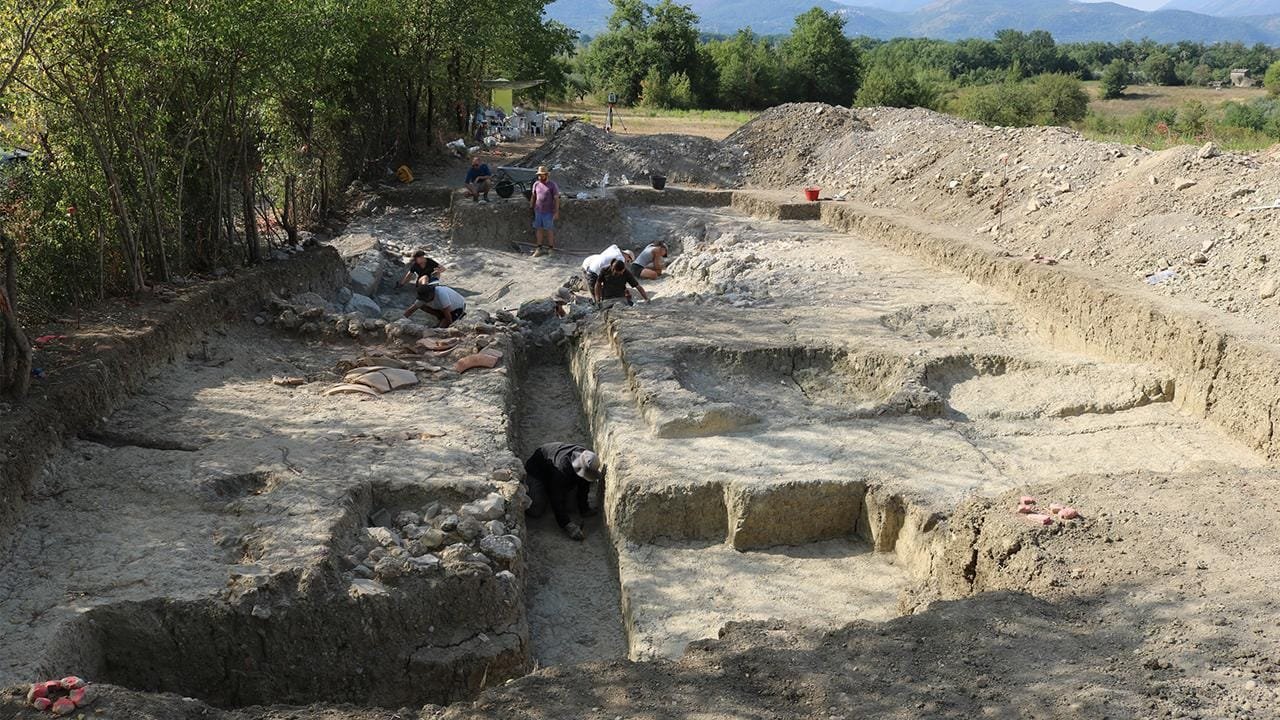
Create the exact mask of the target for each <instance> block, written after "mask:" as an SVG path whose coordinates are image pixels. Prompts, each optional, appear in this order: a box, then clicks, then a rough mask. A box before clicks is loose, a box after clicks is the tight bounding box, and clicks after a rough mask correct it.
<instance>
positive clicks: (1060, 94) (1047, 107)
mask: <svg viewBox="0 0 1280 720" xmlns="http://www.w3.org/2000/svg"><path fill="white" fill-rule="evenodd" d="M1031 90H1032V92H1033V93H1034V94H1035V98H1036V106H1037V109H1038V111H1039V116H1040V117H1039V121H1040V122H1041V123H1042V124H1046V125H1066V124H1068V123H1073V122H1079V121H1080V120H1083V119H1084V117H1085V115H1087V114H1088V113H1089V93H1087V92H1085V89H1084V84H1083V83H1081V82H1080V81H1079V80H1078V79H1076V78H1074V77H1071V76H1070V75H1061V74H1056V73H1054V74H1047V75H1040V76H1038V77H1036V78H1035V79H1034V80H1032V81H1031Z"/></svg>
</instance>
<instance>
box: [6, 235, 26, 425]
mask: <svg viewBox="0 0 1280 720" xmlns="http://www.w3.org/2000/svg"><path fill="white" fill-rule="evenodd" d="M0 240H2V241H4V266H5V267H4V289H2V290H0V318H3V323H0V324H3V325H4V328H3V332H4V336H5V355H4V365H5V377H4V378H3V380H4V382H0V386H7V388H4V389H7V390H8V391H9V393H10V394H11V395H12V396H13V398H14V400H17V401H22V400H25V399H26V397H27V390H28V389H29V388H30V386H31V343H30V342H28V341H27V335H26V333H24V332H22V325H20V324H19V323H18V311H17V308H15V307H14V306H13V302H12V300H11V299H13V298H16V297H17V295H18V288H17V286H18V253H17V248H15V247H14V243H13V241H12V240H11V239H9V238H7V237H2V236H0Z"/></svg>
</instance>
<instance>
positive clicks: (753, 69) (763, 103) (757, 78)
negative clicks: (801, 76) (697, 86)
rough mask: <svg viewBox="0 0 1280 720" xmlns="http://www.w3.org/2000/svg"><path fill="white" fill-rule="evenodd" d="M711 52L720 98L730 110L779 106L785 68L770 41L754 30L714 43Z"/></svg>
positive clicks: (717, 91) (741, 32) (723, 105)
mask: <svg viewBox="0 0 1280 720" xmlns="http://www.w3.org/2000/svg"><path fill="white" fill-rule="evenodd" d="M708 51H709V53H710V55H711V58H712V60H713V62H714V65H715V69H716V73H717V77H716V97H717V98H718V100H719V103H720V105H721V106H722V107H725V108H728V109H730V110H746V109H753V108H765V107H769V106H770V105H774V104H776V103H777V98H778V80H779V77H780V75H781V71H782V68H781V65H780V61H779V58H778V54H777V52H776V51H775V50H774V48H773V46H772V45H770V44H769V42H768V41H766V40H763V39H761V38H759V37H757V36H756V35H755V34H754V33H752V32H751V31H750V30H739V31H738V32H737V33H736V34H734V35H733V36H732V37H730V38H728V39H726V40H721V41H716V42H712V43H710V44H709V45H708Z"/></svg>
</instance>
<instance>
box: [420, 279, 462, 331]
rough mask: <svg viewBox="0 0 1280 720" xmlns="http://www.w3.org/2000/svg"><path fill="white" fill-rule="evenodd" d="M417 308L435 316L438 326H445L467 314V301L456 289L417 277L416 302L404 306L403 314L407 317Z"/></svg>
mask: <svg viewBox="0 0 1280 720" xmlns="http://www.w3.org/2000/svg"><path fill="white" fill-rule="evenodd" d="M418 310H424V311H426V312H427V313H428V314H429V315H433V316H435V318H436V320H438V321H439V322H440V325H439V327H442V328H447V327H449V326H450V325H452V324H454V323H455V322H457V321H458V320H461V319H462V316H463V315H466V314H467V301H466V299H465V298H463V297H462V295H460V294H459V293H458V291H457V290H454V289H453V288H450V287H445V286H444V285H437V284H435V283H432V282H429V281H428V278H425V277H423V278H419V279H418V302H416V303H414V304H412V305H410V306H409V307H408V308H406V309H405V311H404V316H405V317H409V316H411V315H413V313H414V312H416V311H418Z"/></svg>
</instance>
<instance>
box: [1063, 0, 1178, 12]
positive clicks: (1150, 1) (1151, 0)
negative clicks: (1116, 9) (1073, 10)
mask: <svg viewBox="0 0 1280 720" xmlns="http://www.w3.org/2000/svg"><path fill="white" fill-rule="evenodd" d="M1110 1H1111V2H1115V3H1117V4H1120V5H1128V6H1129V7H1134V8H1138V9H1139V10H1155V9H1156V8H1158V7H1160V6H1161V5H1164V4H1166V3H1168V2H1169V0H1110ZM1084 2H1103V0H1084Z"/></svg>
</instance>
